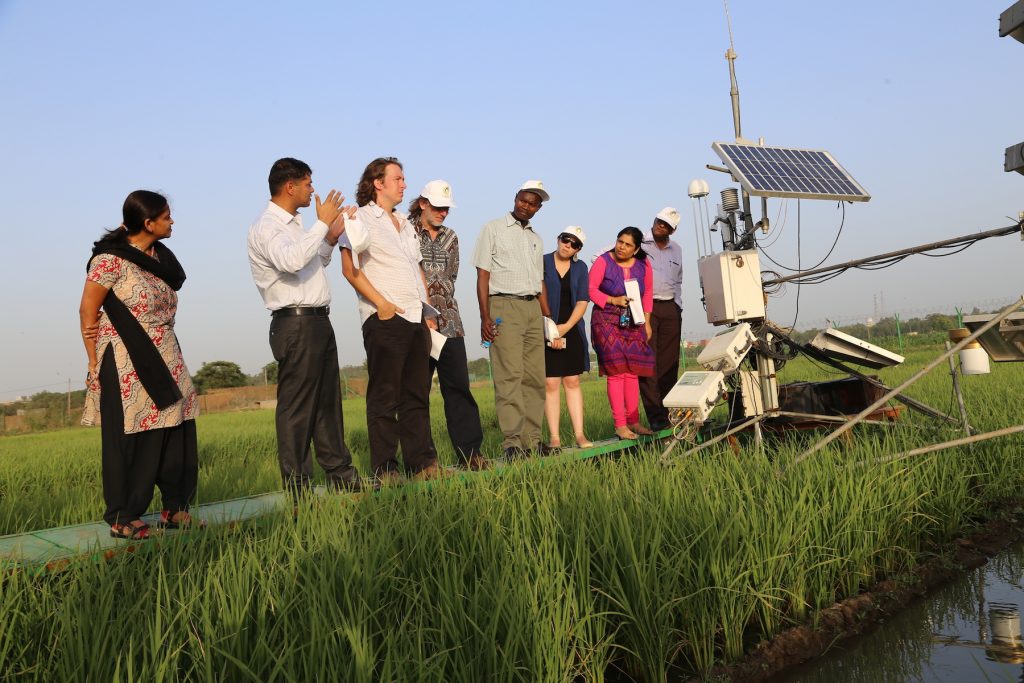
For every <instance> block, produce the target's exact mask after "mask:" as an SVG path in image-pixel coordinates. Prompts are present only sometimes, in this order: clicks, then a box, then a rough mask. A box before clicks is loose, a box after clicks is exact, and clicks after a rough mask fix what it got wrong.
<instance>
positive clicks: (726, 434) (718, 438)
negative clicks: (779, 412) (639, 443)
mask: <svg viewBox="0 0 1024 683" xmlns="http://www.w3.org/2000/svg"><path fill="white" fill-rule="evenodd" d="M764 417H765V416H764V415H758V416H757V417H752V418H750V419H749V420H744V421H743V422H741V423H739V424H738V425H736V426H735V427H733V428H732V429H730V430H728V431H725V432H722V433H721V434H719V435H718V436H716V437H715V438H713V439H709V440H707V441H705V442H704V443H702V444H701V445H699V446H697V447H696V448H691V449H690V450H688V451H686V452H685V453H683V457H686V456H687V455H693V454H694V453H697V452H699V451H702V450H704V449H705V448H707V447H708V446H713V445H714V444H716V443H718V442H719V441H722V440H723V439H727V438H729V437H730V436H732V435H733V434H735V433H736V432H740V431H743V430H744V429H746V428H747V427H749V426H750V425H752V424H755V423H758V422H760V421H761V420H763V419H764ZM674 446H675V443H672V444H669V447H668V448H666V449H665V452H664V453H662V454H661V458H662V460H665V459H666V458H667V457H668V454H669V452H670V451H671V450H672V448H673V447H674Z"/></svg>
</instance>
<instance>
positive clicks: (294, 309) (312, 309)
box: [270, 306, 331, 318]
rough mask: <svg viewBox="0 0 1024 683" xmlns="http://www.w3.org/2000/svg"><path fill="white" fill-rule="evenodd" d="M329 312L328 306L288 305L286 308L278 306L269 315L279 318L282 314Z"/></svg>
mask: <svg viewBox="0 0 1024 683" xmlns="http://www.w3.org/2000/svg"><path fill="white" fill-rule="evenodd" d="M330 312H331V307H330V306H289V307H288V308H279V309H277V310H276V311H271V312H270V317H271V318H280V317H282V316H293V315H328V314H329V313H330Z"/></svg>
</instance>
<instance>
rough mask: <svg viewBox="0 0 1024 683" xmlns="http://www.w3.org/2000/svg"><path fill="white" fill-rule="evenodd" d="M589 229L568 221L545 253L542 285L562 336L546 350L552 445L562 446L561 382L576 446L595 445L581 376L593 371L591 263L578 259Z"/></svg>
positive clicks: (547, 407) (548, 415)
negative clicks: (588, 321) (587, 431)
mask: <svg viewBox="0 0 1024 683" xmlns="http://www.w3.org/2000/svg"><path fill="white" fill-rule="evenodd" d="M586 238H587V236H586V233H584V232H583V228H581V227H580V226H578V225H570V226H569V227H567V228H566V229H565V230H563V231H562V233H561V234H560V235H559V236H558V248H557V249H555V250H554V251H553V252H551V253H550V254H545V255H544V287H545V290H546V292H547V297H548V308H549V309H550V311H551V317H552V319H553V320H554V322H555V323H556V324H557V325H558V337H557V338H555V339H552V340H551V341H550V342H549V343H548V346H547V348H546V349H544V367H545V374H546V376H547V379H546V386H545V389H546V394H545V401H544V412H545V414H546V416H547V423H548V433H549V435H550V440H549V442H548V450H551V449H558V448H560V447H561V445H562V439H561V434H560V433H559V426H558V423H559V417H560V412H561V397H560V395H559V389H558V388H559V385H561V386H563V387H565V404H566V407H568V409H569V420H570V421H571V422H572V429H573V434H574V435H575V438H576V445H577V446H578V447H580V448H589V447H590V446H593V445H594V444H593V443H591V442H590V440H589V439H588V438H587V437H586V435H584V433H583V392H582V391H581V390H580V375H581V374H582V373H584V372H587V371H589V370H590V349H589V348H588V346H587V335H586V333H585V331H584V323H583V314H584V313H586V312H587V303H588V302H589V301H590V296H589V295H588V289H589V280H588V276H587V266H586V265H584V263H583V262H582V261H580V260H579V253H580V250H581V249H582V248H583V243H584V242H585V241H586Z"/></svg>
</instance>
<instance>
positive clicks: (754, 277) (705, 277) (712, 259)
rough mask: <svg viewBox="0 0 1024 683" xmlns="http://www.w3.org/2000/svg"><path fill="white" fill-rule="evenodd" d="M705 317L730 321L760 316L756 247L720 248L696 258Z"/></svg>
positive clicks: (761, 300)
mask: <svg viewBox="0 0 1024 683" xmlns="http://www.w3.org/2000/svg"><path fill="white" fill-rule="evenodd" d="M697 273H698V274H699V275H700V285H701V288H702V289H703V290H704V305H705V306H706V308H707V319H708V322H709V323H711V324H712V325H730V324H732V323H737V322H740V321H741V320H753V319H757V318H763V317H764V290H763V289H762V287H761V260H760V258H759V257H758V255H757V251H755V250H753V249H748V250H745V251H723V252H720V253H718V254H711V255H709V256H705V257H704V258H701V259H699V260H698V261H697Z"/></svg>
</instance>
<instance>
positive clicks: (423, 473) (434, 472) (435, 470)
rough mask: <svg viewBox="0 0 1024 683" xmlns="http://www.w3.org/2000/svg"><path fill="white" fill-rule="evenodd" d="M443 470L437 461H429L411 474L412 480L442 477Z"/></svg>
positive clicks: (428, 479)
mask: <svg viewBox="0 0 1024 683" xmlns="http://www.w3.org/2000/svg"><path fill="white" fill-rule="evenodd" d="M444 475H445V471H444V470H442V469H441V468H440V467H438V465H437V461H436V460H435V461H434V462H432V463H430V464H429V465H427V466H426V467H424V468H423V469H422V470H420V471H419V472H417V473H416V474H414V475H412V480H413V481H430V480H431V479H441V478H442V477H444Z"/></svg>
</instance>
